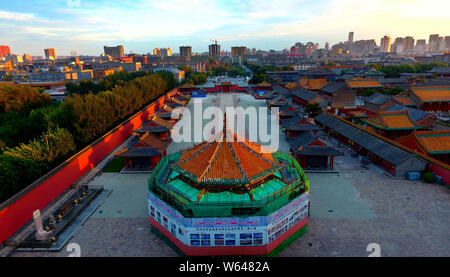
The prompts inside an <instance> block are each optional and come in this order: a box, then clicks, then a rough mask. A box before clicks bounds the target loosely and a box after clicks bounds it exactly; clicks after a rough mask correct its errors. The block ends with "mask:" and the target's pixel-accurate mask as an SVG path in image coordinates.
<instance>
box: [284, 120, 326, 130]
mask: <svg viewBox="0 0 450 277" xmlns="http://www.w3.org/2000/svg"><path fill="white" fill-rule="evenodd" d="M283 125H285V126H286V127H285V129H286V130H289V131H319V130H322V128H320V126H317V125H316V124H312V123H309V122H308V121H307V120H305V119H301V118H300V119H299V118H291V120H289V121H288V122H285V123H284V124H283Z"/></svg>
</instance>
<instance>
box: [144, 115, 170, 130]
mask: <svg viewBox="0 0 450 277" xmlns="http://www.w3.org/2000/svg"><path fill="white" fill-rule="evenodd" d="M150 122H151V123H153V124H156V125H159V126H163V127H166V128H167V129H172V126H173V123H172V122H170V121H167V120H164V119H162V118H161V117H159V116H158V115H157V114H153V115H151V116H150ZM144 124H145V123H144Z"/></svg>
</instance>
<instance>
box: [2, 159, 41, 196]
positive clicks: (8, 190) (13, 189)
mask: <svg viewBox="0 0 450 277" xmlns="http://www.w3.org/2000/svg"><path fill="white" fill-rule="evenodd" d="M45 172H46V168H45V165H44V164H42V163H40V162H38V161H34V160H30V159H23V158H18V157H12V156H9V155H4V154H2V155H0V203H2V202H3V201H5V200H7V199H8V198H10V197H11V196H13V195H14V194H16V193H18V192H19V191H21V190H22V189H24V188H25V187H27V186H28V185H29V184H31V183H32V182H33V181H35V180H36V177H39V176H41V175H43V174H44V173H45Z"/></svg>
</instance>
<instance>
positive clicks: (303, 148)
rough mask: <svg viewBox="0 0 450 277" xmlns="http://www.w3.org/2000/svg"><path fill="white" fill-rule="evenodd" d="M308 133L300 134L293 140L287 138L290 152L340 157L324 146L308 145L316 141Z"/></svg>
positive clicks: (334, 150) (337, 152) (333, 150)
mask: <svg viewBox="0 0 450 277" xmlns="http://www.w3.org/2000/svg"><path fill="white" fill-rule="evenodd" d="M317 140H318V139H317V138H316V137H314V135H313V134H311V133H310V132H306V133H304V134H301V135H300V136H298V137H295V138H287V139H286V141H287V142H288V144H289V145H290V147H291V150H292V152H294V153H295V154H300V155H308V156H341V155H343V153H341V152H339V151H337V150H336V149H334V148H332V147H328V146H326V145H310V144H312V143H314V142H315V141H317Z"/></svg>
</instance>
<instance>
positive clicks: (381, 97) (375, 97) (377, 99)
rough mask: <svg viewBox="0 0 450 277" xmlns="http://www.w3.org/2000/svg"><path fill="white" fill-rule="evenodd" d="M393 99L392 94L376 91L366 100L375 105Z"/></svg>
mask: <svg viewBox="0 0 450 277" xmlns="http://www.w3.org/2000/svg"><path fill="white" fill-rule="evenodd" d="M390 99H391V96H389V95H386V94H382V93H378V92H376V93H374V94H372V95H371V96H369V97H367V98H366V99H365V100H364V102H368V103H371V104H374V105H383V104H384V103H386V102H387V101H389V100H390Z"/></svg>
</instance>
